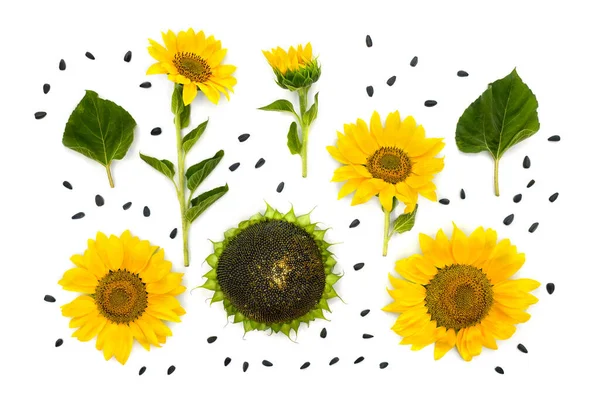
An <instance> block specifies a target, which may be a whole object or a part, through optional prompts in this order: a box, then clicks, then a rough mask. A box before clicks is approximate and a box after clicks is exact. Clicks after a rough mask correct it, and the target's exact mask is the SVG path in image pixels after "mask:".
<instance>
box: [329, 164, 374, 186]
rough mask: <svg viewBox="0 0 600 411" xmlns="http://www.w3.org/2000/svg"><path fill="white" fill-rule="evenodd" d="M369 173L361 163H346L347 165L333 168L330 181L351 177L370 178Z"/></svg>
mask: <svg viewBox="0 0 600 411" xmlns="http://www.w3.org/2000/svg"><path fill="white" fill-rule="evenodd" d="M371 177H372V176H371V173H369V171H368V170H367V169H366V168H365V167H364V166H361V165H352V164H351V165H347V166H341V167H340V168H338V169H337V170H335V171H334V172H333V178H332V179H331V181H333V182H340V181H345V180H349V179H352V178H362V179H364V178H371Z"/></svg>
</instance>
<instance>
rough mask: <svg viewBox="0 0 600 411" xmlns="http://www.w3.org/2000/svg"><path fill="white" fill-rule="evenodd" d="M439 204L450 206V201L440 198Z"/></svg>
mask: <svg viewBox="0 0 600 411" xmlns="http://www.w3.org/2000/svg"><path fill="white" fill-rule="evenodd" d="M439 203H440V204H443V205H448V204H450V200H448V199H447V198H440V201H439Z"/></svg>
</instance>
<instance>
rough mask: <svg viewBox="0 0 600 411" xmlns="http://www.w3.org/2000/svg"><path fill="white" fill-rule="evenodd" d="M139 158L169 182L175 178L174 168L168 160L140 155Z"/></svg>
mask: <svg viewBox="0 0 600 411" xmlns="http://www.w3.org/2000/svg"><path fill="white" fill-rule="evenodd" d="M140 158H141V159H142V160H144V162H145V163H146V164H148V165H149V166H150V167H152V168H153V169H155V170H156V171H158V172H160V173H161V174H163V175H165V176H166V177H167V178H169V179H170V180H173V177H174V176H175V166H174V165H173V163H171V162H170V161H169V160H159V159H157V158H154V157H150V156H147V155H144V154H142V153H140Z"/></svg>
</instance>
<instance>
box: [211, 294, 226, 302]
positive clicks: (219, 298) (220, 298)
mask: <svg viewBox="0 0 600 411" xmlns="http://www.w3.org/2000/svg"><path fill="white" fill-rule="evenodd" d="M223 298H225V297H224V295H223V291H215V293H214V294H213V297H212V299H211V300H210V303H211V304H212V303H216V302H218V301H223Z"/></svg>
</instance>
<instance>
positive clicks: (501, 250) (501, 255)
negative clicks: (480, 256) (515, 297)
mask: <svg viewBox="0 0 600 411" xmlns="http://www.w3.org/2000/svg"><path fill="white" fill-rule="evenodd" d="M524 263H525V254H523V253H518V252H517V247H515V246H514V245H511V243H510V241H509V240H506V239H505V240H502V241H500V242H499V243H498V244H497V245H496V248H495V249H494V251H493V252H492V254H491V255H490V257H489V259H488V261H487V263H486V264H484V267H483V271H484V272H485V273H486V274H487V276H488V277H489V279H490V281H491V282H492V284H497V283H500V282H502V281H505V280H507V279H508V278H510V277H512V276H513V275H514V274H515V273H516V272H517V271H519V270H520V269H521V267H522V266H523V264H524Z"/></svg>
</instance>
